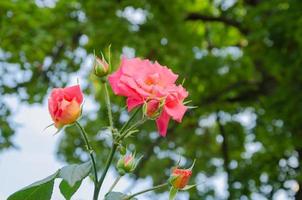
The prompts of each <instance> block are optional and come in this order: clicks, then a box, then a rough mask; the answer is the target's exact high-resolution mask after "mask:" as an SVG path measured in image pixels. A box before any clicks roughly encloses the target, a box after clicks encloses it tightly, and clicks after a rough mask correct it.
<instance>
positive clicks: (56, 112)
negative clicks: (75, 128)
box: [48, 85, 83, 128]
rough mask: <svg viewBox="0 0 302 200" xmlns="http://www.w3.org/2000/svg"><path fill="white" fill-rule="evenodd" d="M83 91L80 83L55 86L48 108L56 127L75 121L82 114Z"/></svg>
mask: <svg viewBox="0 0 302 200" xmlns="http://www.w3.org/2000/svg"><path fill="white" fill-rule="evenodd" d="M82 102H83V93H82V91H81V89H80V86H79V85H75V86H71V87H66V88H54V89H53V90H52V91H51V94H50V97H49V99H48V110H49V113H50V115H51V118H52V120H53V121H54V124H55V127H56V128H62V127H63V126H64V125H68V124H72V123H74V122H75V121H76V120H77V119H78V118H79V116H80V115H81V104H82Z"/></svg>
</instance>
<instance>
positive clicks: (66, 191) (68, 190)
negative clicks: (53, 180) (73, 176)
mask: <svg viewBox="0 0 302 200" xmlns="http://www.w3.org/2000/svg"><path fill="white" fill-rule="evenodd" d="M81 183H82V180H80V181H78V182H76V183H75V185H74V186H73V187H71V186H70V185H69V184H68V183H67V182H66V181H65V180H62V182H61V183H60V186H59V187H60V191H61V194H62V195H63V196H64V197H65V199H66V200H70V199H71V197H72V195H74V193H76V191H77V190H78V189H79V187H80V186H81Z"/></svg>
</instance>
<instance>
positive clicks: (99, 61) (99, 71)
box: [93, 55, 109, 78]
mask: <svg viewBox="0 0 302 200" xmlns="http://www.w3.org/2000/svg"><path fill="white" fill-rule="evenodd" d="M93 68H94V74H95V75H96V76H98V77H100V78H102V77H105V76H107V75H108V74H109V64H108V63H107V61H106V60H105V58H104V56H103V55H102V58H99V57H97V56H95V58H94V64H93Z"/></svg>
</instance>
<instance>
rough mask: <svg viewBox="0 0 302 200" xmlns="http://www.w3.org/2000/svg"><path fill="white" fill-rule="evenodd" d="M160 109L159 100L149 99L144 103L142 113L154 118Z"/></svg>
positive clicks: (157, 115)
mask: <svg viewBox="0 0 302 200" xmlns="http://www.w3.org/2000/svg"><path fill="white" fill-rule="evenodd" d="M161 110H162V106H161V102H159V101H156V100H150V101H148V102H145V103H144V106H143V112H144V115H145V116H147V117H148V118H150V119H156V118H158V117H159V115H160V113H161Z"/></svg>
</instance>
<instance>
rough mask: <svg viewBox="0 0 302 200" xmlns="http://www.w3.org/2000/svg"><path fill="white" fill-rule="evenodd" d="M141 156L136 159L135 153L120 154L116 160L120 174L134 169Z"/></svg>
mask: <svg viewBox="0 0 302 200" xmlns="http://www.w3.org/2000/svg"><path fill="white" fill-rule="evenodd" d="M141 158H142V157H140V158H138V159H136V158H135V154H128V155H124V156H122V157H121V158H120V159H119V161H118V162H117V169H118V172H119V174H120V175H125V174H127V173H131V172H133V171H134V170H135V168H136V166H137V165H138V163H139V161H140V160H141Z"/></svg>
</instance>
